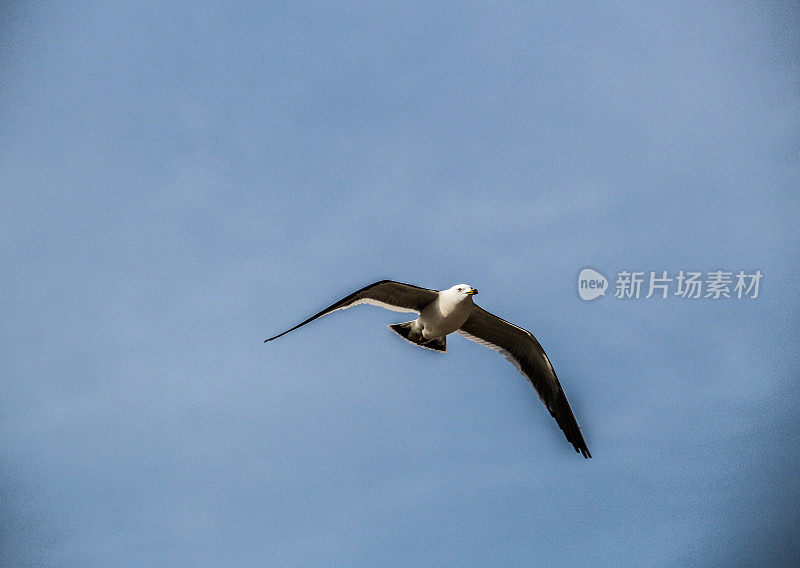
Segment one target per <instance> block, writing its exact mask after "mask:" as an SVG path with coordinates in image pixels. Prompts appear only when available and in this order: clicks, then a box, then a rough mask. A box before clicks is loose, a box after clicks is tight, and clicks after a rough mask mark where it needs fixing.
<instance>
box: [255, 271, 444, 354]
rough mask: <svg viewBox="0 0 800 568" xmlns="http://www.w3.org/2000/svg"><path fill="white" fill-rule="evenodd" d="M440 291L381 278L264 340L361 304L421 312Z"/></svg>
mask: <svg viewBox="0 0 800 568" xmlns="http://www.w3.org/2000/svg"><path fill="white" fill-rule="evenodd" d="M437 295H438V292H437V291H436V290H429V289H428V288H420V287H419V286H414V285H413V284H404V283H402V282H395V281H393V280H381V281H379V282H375V283H374V284H370V285H369V286H364V287H363V288H361V289H360V290H356V291H355V292H353V293H352V294H350V295H349V296H347V297H345V298H342V299H341V300H339V301H338V302H336V303H335V304H332V305H330V306H328V307H327V308H325V309H324V310H322V311H321V312H319V313H317V314H314V315H313V316H311V317H310V318H308V319H307V320H305V321H304V322H301V323H299V324H297V325H296V326H294V327H293V328H291V329H287V330H286V331H284V332H283V333H279V334H278V335H276V336H274V337H270V338H269V339H265V340H264V342H265V343H266V342H267V341H272V340H273V339H277V338H279V337H281V336H282V335H286V334H287V333H289V332H290V331H294V330H295V329H297V328H298V327H302V326H304V325H305V324H307V323H309V322H312V321H314V320H315V319H317V318H320V317H322V316H324V315H327V314H329V313H331V312H335V311H336V310H344V309H347V308H350V307H352V306H356V305H359V304H372V305H377V306H380V307H383V308H387V309H390V310H394V311H397V312H416V313H420V312H421V311H422V308H424V307H425V306H427V305H428V304H430V303H431V302H432V301H433V300H435V299H436V296H437Z"/></svg>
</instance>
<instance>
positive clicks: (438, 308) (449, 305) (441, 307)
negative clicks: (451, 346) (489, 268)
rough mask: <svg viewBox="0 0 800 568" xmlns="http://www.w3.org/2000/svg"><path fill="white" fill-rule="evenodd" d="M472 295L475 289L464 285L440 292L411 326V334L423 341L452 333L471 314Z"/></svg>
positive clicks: (457, 285) (472, 305)
mask: <svg viewBox="0 0 800 568" xmlns="http://www.w3.org/2000/svg"><path fill="white" fill-rule="evenodd" d="M473 294H475V289H474V288H472V287H470V286H468V285H466V284H456V285H455V286H453V287H452V288H448V289H447V290H442V291H441V292H439V295H438V297H437V298H436V299H435V300H434V301H433V302H431V303H430V304H428V305H427V306H425V308H424V309H423V310H422V313H421V314H420V315H419V318H418V319H416V320H415V321H414V322H413V323H412V324H411V333H412V334H413V335H420V336H422V338H423V339H436V338H439V337H444V336H446V335H448V334H450V333H453V332H454V331H456V330H457V329H458V328H460V327H461V326H462V325H464V322H466V321H467V319H469V316H470V314H472V308H473V307H474V306H475V304H474V303H473V302H472V295H473Z"/></svg>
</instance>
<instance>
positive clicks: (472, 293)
mask: <svg viewBox="0 0 800 568" xmlns="http://www.w3.org/2000/svg"><path fill="white" fill-rule="evenodd" d="M477 293H478V291H477V290H476V289H475V288H472V289H471V290H470V291H469V292H467V296H474V295H475V294H477Z"/></svg>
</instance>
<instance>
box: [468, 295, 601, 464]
mask: <svg viewBox="0 0 800 568" xmlns="http://www.w3.org/2000/svg"><path fill="white" fill-rule="evenodd" d="M458 333H459V334H461V335H463V336H464V337H466V338H467V339H470V340H472V341H474V342H476V343H479V344H481V345H484V346H486V347H489V348H490V349H494V350H495V351H499V352H500V353H501V354H502V355H503V356H504V357H505V358H506V359H508V360H509V361H510V362H511V363H512V364H513V365H514V366H515V367H516V368H517V370H518V371H519V372H520V373H522V374H523V375H525V376H526V377H528V380H529V381H530V382H531V384H532V385H533V388H535V389H536V392H537V393H538V394H539V398H541V399H542V402H544V405H545V406H546V407H547V410H549V411H550V414H551V415H552V416H553V418H555V419H556V422H557V423H558V425H559V426H560V427H561V429H562V430H563V431H564V435H565V436H566V437H567V441H568V442H570V443H571V444H572V445H573V446H574V447H575V451H576V452H580V453H581V454H583V457H585V458H590V457H592V455H591V454H590V453H589V448H588V447H587V446H586V442H585V441H584V440H583V435H582V434H581V429H580V427H578V423H577V422H576V420H575V415H574V414H572V409H571V408H570V407H569V402H567V397H566V396H565V395H564V391H563V389H562V388H561V384H560V383H559V382H558V377H556V373H555V371H554V370H553V365H551V364H550V360H549V359H548V358H547V355H545V352H544V349H542V346H541V345H539V342H538V341H536V338H535V337H534V336H533V335H532V334H531V332H529V331H527V330H524V329H522V328H521V327H518V326H516V325H514V324H512V323H509V322H507V321H506V320H504V319H501V318H499V317H497V316H495V315H493V314H490V313H489V312H487V311H486V310H484V309H482V308H479V307H478V306H475V307H474V308H473V309H472V314H471V315H470V316H469V319H468V320H467V321H466V323H464V325H462V326H461V328H460V329H459V330H458Z"/></svg>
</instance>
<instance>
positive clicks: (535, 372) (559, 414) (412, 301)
mask: <svg viewBox="0 0 800 568" xmlns="http://www.w3.org/2000/svg"><path fill="white" fill-rule="evenodd" d="M477 293H478V291H477V290H476V289H475V288H473V287H472V286H469V285H467V284H456V285H455V286H452V287H450V288H448V289H447V290H441V291H436V290H430V289H428V288H420V287H419V286H414V285H413V284H404V283H402V282H395V281H393V280H380V281H379V282H375V283H374V284H370V285H369V286H365V287H363V288H361V289H360V290H356V291H355V292H353V293H352V294H350V295H349V296H347V297H345V298H342V299H341V300H339V301H338V302H336V303H335V304H332V305H330V306H328V307H327V308H325V309H324V310H322V311H321V312H319V313H317V314H314V315H313V316H311V317H310V318H308V319H307V320H305V321H303V322H301V323H299V324H297V325H296V326H294V327H292V328H290V329H287V330H286V331H284V332H282V333H279V334H278V335H276V336H274V337H270V338H269V339H265V340H264V343H266V342H268V341H272V340H274V339H278V338H279V337H281V336H283V335H286V334H287V333H289V332H290V331H294V330H295V329H297V328H299V327H302V326H304V325H305V324H307V323H309V322H312V321H314V320H315V319H317V318H320V317H322V316H324V315H327V314H330V313H332V312H335V311H337V310H346V309H347V308H352V307H353V306H357V305H359V304H371V305H373V306H380V307H382V308H387V309H389V310H392V311H395V312H407V313H416V314H419V317H418V318H417V319H415V320H412V321H407V322H405V323H396V324H391V325H389V329H391V330H392V331H394V332H395V333H397V334H398V335H399V336H400V337H402V338H403V339H405V340H406V341H408V342H409V343H412V344H414V345H416V346H418V347H423V348H425V349H432V350H434V351H439V352H442V353H443V352H446V351H447V336H448V335H449V334H451V333H453V332H456V333H458V334H459V335H462V336H464V337H466V338H467V339H469V340H471V341H474V342H475V343H478V344H480V345H483V346H485V347H488V348H490V349H494V350H495V351H498V352H499V353H500V354H501V355H503V356H504V357H505V358H506V359H508V360H509V361H510V362H511V363H512V364H513V365H514V366H515V367H516V368H517V370H518V371H519V372H520V373H522V374H523V375H525V376H526V377H527V378H528V380H529V381H530V382H531V384H532V385H533V388H534V389H536V392H537V393H538V395H539V398H540V399H541V400H542V402H543V403H544V405H545V406H546V407H547V410H549V411H550V414H551V415H552V416H553V418H555V420H556V422H557V423H558V425H559V427H560V428H561V430H563V431H564V435H565V436H566V438H567V441H568V442H569V443H571V444H572V446H573V447H574V448H575V451H576V452H579V453H581V454H583V457H584V458H590V457H592V455H591V454H590V453H589V448H588V447H587V446H586V442H585V441H584V440H583V435H582V434H581V430H580V427H579V426H578V423H577V421H576V420H575V415H574V414H573V413H572V409H571V408H570V406H569V402H567V397H566V396H565V395H564V390H563V389H562V388H561V384H560V383H559V382H558V377H556V373H555V371H554V370H553V365H552V364H551V363H550V359H548V358H547V355H546V354H545V352H544V349H542V346H541V345H539V342H538V341H537V340H536V338H535V337H534V336H533V335H532V334H531V332H529V331H527V330H525V329H522V328H521V327H519V326H516V325H514V324H513V323H509V322H507V321H506V320H504V319H501V318H499V317H497V316H495V315H493V314H490V313H489V312H487V311H486V310H484V309H483V308H481V307H479V306H478V305H476V304H475V303H474V302H473V299H472V297H473V296H474V295H475V294H477Z"/></svg>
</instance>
